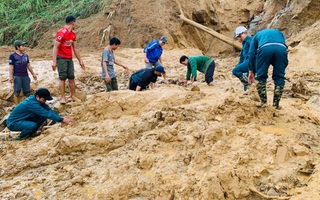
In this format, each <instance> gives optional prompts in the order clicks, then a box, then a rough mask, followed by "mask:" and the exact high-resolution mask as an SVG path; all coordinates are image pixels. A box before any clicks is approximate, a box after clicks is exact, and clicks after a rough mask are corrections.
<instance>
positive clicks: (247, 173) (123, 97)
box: [0, 0, 320, 200]
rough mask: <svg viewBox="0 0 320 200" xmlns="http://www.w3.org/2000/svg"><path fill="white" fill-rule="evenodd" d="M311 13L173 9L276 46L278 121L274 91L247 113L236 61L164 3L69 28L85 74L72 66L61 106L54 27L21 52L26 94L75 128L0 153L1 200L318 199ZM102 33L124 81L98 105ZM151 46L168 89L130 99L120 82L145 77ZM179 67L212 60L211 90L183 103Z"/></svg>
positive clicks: (277, 5) (236, 4)
mask: <svg viewBox="0 0 320 200" xmlns="http://www.w3.org/2000/svg"><path fill="white" fill-rule="evenodd" d="M319 8H320V5H319V2H318V1H317V0H308V1H307V0H302V1H298V0H290V1H289V0H288V1H284V0H282V1H281V0H280V1H275V0H270V1H266V2H265V1H252V0H246V1H244V0H240V1H231V0H226V1H221V0H213V1H209V0H195V1H192V2H191V1H189V2H184V3H183V4H182V9H183V11H184V13H185V15H186V16H187V17H188V18H190V19H194V20H196V21H198V22H201V23H202V24H203V25H206V26H208V27H210V28H212V29H214V30H216V31H218V32H220V33H222V34H224V35H226V36H228V37H232V36H233V31H234V28H235V27H237V26H238V25H240V24H241V25H250V27H251V29H250V31H252V33H254V32H255V31H256V30H259V29H261V28H263V27H275V28H279V29H280V30H282V31H283V32H284V33H285V35H286V36H287V44H288V45H289V46H290V51H289V62H290V63H289V66H288V68H287V71H286V73H287V75H286V78H287V81H286V86H285V91H284V95H283V99H282V101H281V102H280V106H281V109H280V110H275V109H274V108H273V107H272V106H271V100H272V95H273V82H272V81H271V79H270V80H269V81H268V99H269V101H268V105H267V106H266V107H264V108H257V105H259V100H258V98H257V92H256V91H255V89H254V87H251V89H250V90H249V91H247V92H243V87H242V85H241V84H240V82H239V81H238V80H237V79H236V78H234V77H232V74H231V70H232V68H233V67H234V66H235V65H236V63H237V62H238V59H239V58H238V56H239V54H238V52H236V51H235V49H234V48H233V47H231V46H230V45H228V44H224V43H223V42H221V41H219V40H218V39H216V38H213V37H212V36H210V35H209V34H207V33H204V32H202V31H200V30H197V29H196V28H194V27H192V26H190V25H187V24H185V23H182V21H180V20H179V18H178V15H179V11H178V8H177V6H176V4H175V2H174V1H169V0H163V1H160V2H159V1H158V2H157V1H151V0H144V1H134V0H130V1H113V2H112V3H111V4H110V5H109V6H107V7H106V8H105V9H104V11H103V12H102V13H98V14H95V15H92V16H90V17H88V18H86V19H79V20H78V22H77V23H78V25H79V27H78V29H77V34H78V38H79V40H78V42H79V50H80V54H81V55H82V57H83V60H84V62H85V64H86V66H87V69H86V71H82V70H81V69H80V67H79V65H78V63H77V62H75V66H76V84H77V91H78V94H79V95H82V97H83V98H84V101H83V102H80V103H68V104H66V106H62V105H60V104H59V103H58V101H57V98H58V96H59V92H58V82H57V81H58V75H57V72H53V71H52V70H51V62H52V61H51V54H52V46H51V45H52V39H53V38H52V36H53V35H54V34H55V32H56V31H57V29H58V28H59V27H52V29H50V30H49V31H48V32H46V33H45V34H44V37H43V38H42V39H41V40H40V41H39V45H38V46H37V48H34V49H28V54H29V56H30V58H31V64H32V66H33V68H34V69H35V71H36V73H38V77H39V79H38V80H37V81H34V80H32V84H31V87H32V88H33V89H37V88H39V87H47V88H49V89H50V91H51V92H52V94H53V96H54V97H55V100H54V101H53V102H52V103H51V104H50V105H51V106H53V107H54V108H55V110H57V111H58V112H59V113H60V114H61V115H62V116H67V117H68V118H71V119H73V120H74V123H73V124H72V125H68V126H65V125H62V124H59V123H57V124H54V125H52V126H50V127H47V128H46V129H45V130H43V132H42V134H41V135H40V136H38V137H36V138H34V139H32V140H26V141H20V142H15V141H3V142H2V143H1V145H0V155H1V160H0V199H132V200H145V199H171V200H172V199H221V200H226V199H242V200H244V199H249V200H256V199H261V200H262V199H267V198H268V197H270V198H271V197H272V198H273V199H291V200H305V199H319V198H320V189H319V187H318V182H319V181H320V171H319V169H320V168H319V166H320V159H319V154H320V147H319V142H320V137H319V136H320V127H319V125H320V81H319V80H320V71H319V63H320V60H319V59H320V58H319V56H318V55H319V54H320V47H319V46H320V42H319V36H320V20H319V15H318V14H317V11H318V10H319ZM110 13H111V14H110ZM199 13H201V15H200V16H202V17H200V18H199V15H198V14H199ZM205 13H206V14H205ZM108 16H109V17H108ZM197 16H198V17H197ZM202 19H204V20H202ZM252 19H254V20H253V21H252ZM109 25H111V31H110V36H117V37H119V38H120V39H121V41H122V44H121V46H120V48H119V49H118V50H117V51H115V56H116V59H117V60H118V61H119V62H121V63H123V64H125V65H126V66H128V67H129V68H130V71H129V72H126V71H123V70H122V68H121V67H115V68H116V73H117V75H118V83H119V86H120V90H119V91H117V92H111V93H106V92H105V91H104V89H105V86H104V84H103V82H102V80H101V79H100V73H101V72H100V71H101V68H100V59H101V53H102V47H100V42H101V37H102V33H103V30H104V29H106V28H107V27H108V26H109ZM161 35H166V36H168V38H169V42H168V45H165V46H164V49H165V50H164V55H163V60H164V65H165V67H166V71H167V77H168V83H164V82H163V81H162V78H160V80H159V81H158V84H157V87H156V88H155V89H154V90H148V91H145V92H140V93H136V92H132V91H128V90H127V86H128V79H129V76H130V75H131V73H132V72H134V71H136V70H138V69H140V68H142V67H143V66H144V64H143V55H142V48H143V47H144V46H145V44H147V43H148V42H149V41H150V40H152V39H155V38H157V37H159V36H161ZM104 45H106V42H103V46H104ZM12 51H13V47H8V46H2V47H0V58H1V59H0V82H1V88H2V89H1V92H0V99H1V101H0V104H1V105H2V106H1V110H0V111H1V117H3V116H4V115H5V114H6V113H8V112H9V111H10V110H11V109H12V102H11V101H10V99H9V101H6V100H5V99H6V97H7V96H8V95H9V94H10V92H11V90H12V89H11V88H12V85H10V84H9V82H8V78H7V68H8V66H7V57H8V55H9V54H10V53H11V52H12ZM183 54H185V55H200V54H205V55H209V56H213V58H214V59H215V62H216V64H217V67H216V71H215V76H214V78H215V81H214V86H213V87H209V86H207V85H206V84H205V83H204V82H201V81H199V82H198V83H197V85H198V86H199V87H200V89H201V91H191V87H183V86H180V85H178V84H176V82H177V81H178V80H180V79H183V78H184V76H185V70H186V69H185V67H183V66H181V65H180V64H179V62H178V60H179V57H180V56H181V55H183ZM199 80H203V76H200V78H199ZM2 134H6V135H8V134H9V133H8V130H7V129H5V130H3V131H2Z"/></svg>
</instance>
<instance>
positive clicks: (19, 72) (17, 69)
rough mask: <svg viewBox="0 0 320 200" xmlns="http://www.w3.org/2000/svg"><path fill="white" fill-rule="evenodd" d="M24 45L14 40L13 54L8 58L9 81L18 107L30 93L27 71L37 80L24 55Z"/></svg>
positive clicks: (26, 56) (27, 58)
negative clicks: (21, 93)
mask: <svg viewBox="0 0 320 200" xmlns="http://www.w3.org/2000/svg"><path fill="white" fill-rule="evenodd" d="M25 44H26V42H24V41H22V40H16V41H15V42H14V43H13V45H14V47H15V52H14V53H13V54H11V55H10V56H9V81H10V82H11V83H13V92H14V96H13V98H14V103H15V104H16V105H18V104H19V103H20V102H21V100H23V99H25V98H26V97H27V96H28V95H29V94H30V92H31V90H30V78H29V76H28V70H29V72H30V73H31V74H32V76H33V78H34V80H37V75H36V74H35V73H34V71H33V69H32V67H31V65H30V61H29V57H28V55H27V54H26V53H24V52H25V50H26V49H25ZM21 89H22V91H23V95H24V96H23V97H22V98H20V92H21Z"/></svg>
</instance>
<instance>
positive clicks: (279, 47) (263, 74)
mask: <svg viewBox="0 0 320 200" xmlns="http://www.w3.org/2000/svg"><path fill="white" fill-rule="evenodd" d="M248 59H249V77H248V81H249V83H252V82H253V81H254V74H253V69H254V66H256V71H257V72H256V78H255V79H256V80H257V81H258V84H257V90H258V94H259V96H260V100H261V103H262V104H265V103H267V88H266V82H267V78H268V69H269V66H270V65H272V66H273V72H272V79H273V81H274V85H275V88H274V96H273V106H274V107H275V108H276V109H279V102H280V99H281V96H282V92H283V87H284V85H285V70H286V67H287V66H288V51H287V45H286V41H285V37H284V35H283V34H282V33H281V32H280V31H279V30H276V29H265V30H262V31H260V32H258V33H257V34H256V35H255V36H254V37H253V38H252V41H251V44H250V49H249V54H248Z"/></svg>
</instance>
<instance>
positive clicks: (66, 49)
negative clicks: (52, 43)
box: [56, 27, 77, 59]
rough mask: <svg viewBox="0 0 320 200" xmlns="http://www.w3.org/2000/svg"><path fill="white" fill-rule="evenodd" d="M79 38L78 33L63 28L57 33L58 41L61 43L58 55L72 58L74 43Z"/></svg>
mask: <svg viewBox="0 0 320 200" xmlns="http://www.w3.org/2000/svg"><path fill="white" fill-rule="evenodd" d="M76 40H77V37H76V34H75V32H73V31H69V30H68V28H66V27H63V28H61V29H60V30H59V31H58V32H57V34H56V41H57V42H59V43H60V46H59V48H58V56H60V57H61V58H69V59H71V58H72V44H73V42H75V41H76Z"/></svg>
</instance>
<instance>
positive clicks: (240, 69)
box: [232, 26, 252, 91]
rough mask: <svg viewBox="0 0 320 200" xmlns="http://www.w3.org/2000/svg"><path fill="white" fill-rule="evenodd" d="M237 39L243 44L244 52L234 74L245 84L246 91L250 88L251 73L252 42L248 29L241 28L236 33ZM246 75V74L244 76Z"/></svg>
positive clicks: (234, 69) (242, 51) (233, 71)
mask: <svg viewBox="0 0 320 200" xmlns="http://www.w3.org/2000/svg"><path fill="white" fill-rule="evenodd" d="M235 38H237V39H238V40H239V42H242V50H241V53H240V60H239V63H238V64H237V65H236V67H235V68H233V70H232V74H233V75H235V76H236V77H237V78H239V79H240V81H241V83H242V84H243V88H244V91H246V90H247V88H248V87H249V83H248V77H247V74H248V73H249V63H248V59H247V58H248V56H247V55H248V51H249V48H250V42H251V40H252V37H251V36H248V34H247V29H246V28H245V27H244V26H239V27H237V28H236V31H235ZM244 73H245V74H244Z"/></svg>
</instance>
